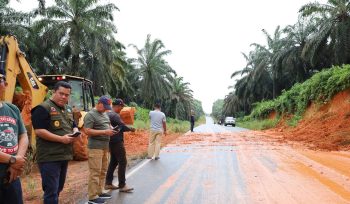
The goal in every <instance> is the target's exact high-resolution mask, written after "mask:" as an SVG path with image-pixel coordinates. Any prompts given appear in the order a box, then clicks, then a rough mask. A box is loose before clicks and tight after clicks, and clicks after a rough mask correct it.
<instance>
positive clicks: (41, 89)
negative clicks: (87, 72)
mask: <svg viewBox="0 0 350 204" xmlns="http://www.w3.org/2000/svg"><path fill="white" fill-rule="evenodd" d="M0 73H2V74H4V75H5V76H6V81H7V83H8V86H7V87H6V90H5V92H4V93H3V94H2V95H1V96H0V100H2V101H7V102H10V103H13V104H15V105H16V106H17V107H18V108H19V109H20V110H21V115H22V117H23V120H24V123H25V125H26V128H27V131H28V136H29V137H30V138H29V139H30V143H31V145H32V146H34V145H35V142H36V140H35V134H34V131H33V130H32V124H31V118H30V117H31V114H30V111H31V109H32V108H33V107H35V106H37V105H39V104H40V103H42V102H43V101H44V100H45V97H46V96H47V94H48V90H49V89H52V88H53V85H54V84H55V83H56V82H57V81H60V80H64V81H67V82H68V83H70V84H71V86H72V92H71V93H72V95H71V98H70V101H69V105H71V107H73V112H74V114H73V115H74V117H75V119H76V122H77V124H78V127H79V128H82V126H83V118H84V116H85V114H86V113H87V111H88V110H90V109H91V108H92V107H94V105H95V103H94V95H93V91H92V90H93V89H92V84H93V83H92V81H90V80H87V79H85V78H81V77H76V76H70V75H42V76H37V75H36V74H35V73H34V71H33V70H32V68H31V66H30V65H29V63H28V62H27V60H26V59H25V54H24V53H23V52H22V51H21V50H20V49H19V47H18V42H17V39H16V37H15V36H13V35H6V36H0ZM17 90H18V91H17ZM73 146H74V158H75V160H86V159H87V148H86V146H87V136H86V135H84V134H83V136H82V137H81V138H80V140H77V141H76V142H75V143H74V144H73Z"/></svg>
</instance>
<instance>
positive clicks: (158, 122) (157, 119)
mask: <svg viewBox="0 0 350 204" xmlns="http://www.w3.org/2000/svg"><path fill="white" fill-rule="evenodd" d="M149 118H150V120H151V130H153V131H163V122H166V118H165V114H164V113H163V112H161V111H159V110H154V111H150V112H149Z"/></svg>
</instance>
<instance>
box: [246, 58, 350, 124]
mask: <svg viewBox="0 0 350 204" xmlns="http://www.w3.org/2000/svg"><path fill="white" fill-rule="evenodd" d="M349 87H350V65H344V66H343V67H339V66H334V67H332V68H330V69H325V70H324V71H322V72H319V73H317V74H315V75H314V76H312V77H311V78H310V79H308V80H306V81H305V82H304V83H302V84H299V83H297V84H295V85H294V86H293V87H292V88H291V89H290V90H288V91H283V92H282V94H281V95H280V96H279V97H278V98H276V99H275V100H270V101H263V102H260V103H256V104H254V105H255V107H254V109H253V110H252V113H251V114H250V118H252V119H262V118H266V117H267V116H268V115H269V114H270V113H271V112H272V111H276V113H278V114H281V113H287V114H293V115H295V116H294V117H293V118H292V121H291V123H290V124H291V125H292V126H293V125H296V123H297V121H298V120H300V119H301V115H302V114H303V113H304V112H305V110H306V108H307V107H308V105H309V104H310V103H311V102H314V103H319V104H320V103H327V102H328V101H329V100H330V99H331V98H332V97H333V96H334V95H335V94H336V93H338V92H340V91H343V90H345V89H348V88H349Z"/></svg>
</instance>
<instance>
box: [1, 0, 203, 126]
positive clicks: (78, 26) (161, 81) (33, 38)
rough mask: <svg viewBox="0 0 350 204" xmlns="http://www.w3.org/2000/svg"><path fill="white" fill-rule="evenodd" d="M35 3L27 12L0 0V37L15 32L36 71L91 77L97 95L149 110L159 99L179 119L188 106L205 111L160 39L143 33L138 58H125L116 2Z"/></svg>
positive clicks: (185, 117) (184, 116)
mask: <svg viewBox="0 0 350 204" xmlns="http://www.w3.org/2000/svg"><path fill="white" fill-rule="evenodd" d="M39 2H41V3H38V8H35V9H34V10H33V11H30V12H28V13H25V12H17V11H15V10H14V9H13V8H10V7H9V1H8V0H5V1H2V3H0V13H1V14H3V15H0V23H1V26H0V35H7V34H9V33H11V34H14V35H16V36H17V39H18V41H19V42H18V43H19V45H20V48H21V49H22V51H24V52H25V53H26V56H27V57H26V59H27V60H28V61H29V63H30V64H31V66H32V67H33V69H34V70H35V72H36V73H37V74H67V75H75V76H80V77H83V78H86V79H90V80H92V81H93V82H94V93H95V94H96V95H98V96H100V95H102V93H106V94H109V95H110V96H113V97H119V98H122V99H124V101H125V102H131V101H133V102H135V104H137V105H139V106H141V107H145V108H148V109H152V108H153V104H154V103H155V102H156V101H158V102H160V103H161V105H162V109H163V111H164V112H165V114H166V115H167V116H169V117H172V118H175V119H178V120H188V118H189V113H190V110H191V109H194V110H195V114H196V116H197V117H200V116H201V115H202V114H203V110H202V107H201V103H200V102H198V101H197V100H196V99H195V98H193V95H192V90H191V89H190V84H189V83H188V82H185V81H184V80H183V77H181V76H178V75H177V73H176V71H175V69H174V68H173V67H171V66H170V65H169V63H168V62H167V60H166V59H165V58H166V57H167V56H168V55H170V54H171V50H168V49H167V48H166V47H165V45H164V43H163V42H162V41H161V40H160V39H154V38H151V35H147V36H145V39H146V40H145V43H144V45H143V46H142V47H137V46H135V45H134V46H133V47H134V48H135V52H136V53H135V54H136V58H128V57H127V54H126V47H125V46H124V45H123V43H122V42H119V41H118V40H117V39H116V38H115V34H116V32H117V29H118V24H117V23H116V22H115V21H114V19H113V13H114V12H117V11H119V9H118V7H117V6H116V4H114V3H108V2H104V1H102V0H94V1H92V0H75V1H72V0H55V1H54V2H53V4H50V5H51V6H49V7H46V8H45V4H44V3H42V2H45V1H39ZM102 86H103V87H104V89H103V90H102V89H101V88H100V87H102ZM72 97H75V95H74V93H73V94H72ZM198 106H200V107H198Z"/></svg>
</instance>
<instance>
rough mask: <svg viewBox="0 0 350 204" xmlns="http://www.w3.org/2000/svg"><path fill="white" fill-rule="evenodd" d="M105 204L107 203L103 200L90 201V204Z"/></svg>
mask: <svg viewBox="0 0 350 204" xmlns="http://www.w3.org/2000/svg"><path fill="white" fill-rule="evenodd" d="M104 203H106V201H105V200H103V199H102V198H96V199H93V200H89V201H88V204H104Z"/></svg>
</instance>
